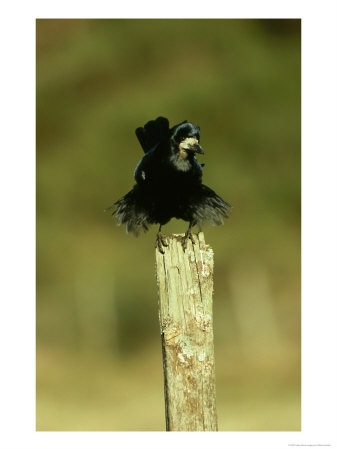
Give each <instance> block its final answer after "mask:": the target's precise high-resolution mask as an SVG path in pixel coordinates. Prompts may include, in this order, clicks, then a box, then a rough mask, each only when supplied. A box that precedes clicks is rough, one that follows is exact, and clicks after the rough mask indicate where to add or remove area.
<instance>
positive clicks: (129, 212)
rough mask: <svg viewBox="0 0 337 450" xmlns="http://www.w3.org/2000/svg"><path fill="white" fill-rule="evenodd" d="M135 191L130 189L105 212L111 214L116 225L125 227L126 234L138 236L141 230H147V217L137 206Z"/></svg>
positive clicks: (142, 209)
mask: <svg viewBox="0 0 337 450" xmlns="http://www.w3.org/2000/svg"><path fill="white" fill-rule="evenodd" d="M137 200H138V195H137V190H136V189H135V188H133V189H131V191H130V192H128V193H127V194H126V195H124V197H122V198H121V199H120V200H118V202H116V203H114V204H113V205H111V206H110V207H109V208H107V209H106V210H105V211H106V212H111V211H112V215H113V216H114V217H115V218H116V220H117V225H122V224H125V225H126V232H127V233H130V232H132V233H134V234H135V235H136V236H138V233H139V231H140V230H141V229H143V230H144V231H147V230H148V215H147V213H146V210H145V209H144V208H142V207H141V206H140V205H139V201H137Z"/></svg>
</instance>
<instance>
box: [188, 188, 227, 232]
mask: <svg viewBox="0 0 337 450" xmlns="http://www.w3.org/2000/svg"><path fill="white" fill-rule="evenodd" d="M195 194H196V196H195V197H194V198H193V199H191V202H190V208H191V214H192V216H193V219H194V220H193V221H194V222H195V223H198V224H201V223H202V222H208V223H209V224H210V225H223V223H224V221H223V219H228V217H229V216H230V213H231V205H230V204H229V203H227V202H225V200H223V199H222V198H221V197H219V195H217V194H216V193H215V192H214V191H213V190H212V189H210V188H209V187H207V186H205V185H204V184H202V185H201V186H200V190H198V192H195Z"/></svg>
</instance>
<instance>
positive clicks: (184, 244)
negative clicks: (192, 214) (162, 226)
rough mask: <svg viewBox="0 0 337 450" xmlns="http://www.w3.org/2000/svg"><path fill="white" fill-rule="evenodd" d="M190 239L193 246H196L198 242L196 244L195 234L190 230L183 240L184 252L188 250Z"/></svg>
mask: <svg viewBox="0 0 337 450" xmlns="http://www.w3.org/2000/svg"><path fill="white" fill-rule="evenodd" d="M188 239H191V241H192V244H195V243H196V242H195V240H194V237H193V233H192V231H191V230H190V229H188V230H187V231H186V233H185V236H184V237H183V240H182V243H181V244H182V246H183V250H184V251H185V250H186V248H187V241H188Z"/></svg>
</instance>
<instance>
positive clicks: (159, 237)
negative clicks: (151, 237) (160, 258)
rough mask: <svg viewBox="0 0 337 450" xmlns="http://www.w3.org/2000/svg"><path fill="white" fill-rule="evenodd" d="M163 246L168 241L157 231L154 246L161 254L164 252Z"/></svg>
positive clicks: (166, 244)
mask: <svg viewBox="0 0 337 450" xmlns="http://www.w3.org/2000/svg"><path fill="white" fill-rule="evenodd" d="M163 247H168V243H167V241H166V237H165V235H164V234H162V233H161V232H160V231H158V233H157V239H156V245H155V248H157V249H158V250H159V251H160V253H161V254H162V255H163V254H164V253H165V250H164V249H163Z"/></svg>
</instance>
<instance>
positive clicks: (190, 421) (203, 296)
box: [156, 232, 217, 431]
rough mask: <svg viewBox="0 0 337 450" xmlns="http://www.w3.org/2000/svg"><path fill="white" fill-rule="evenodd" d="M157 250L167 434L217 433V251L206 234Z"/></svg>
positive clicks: (172, 241) (176, 237)
mask: <svg viewBox="0 0 337 450" xmlns="http://www.w3.org/2000/svg"><path fill="white" fill-rule="evenodd" d="M193 236H194V238H195V241H196V243H195V244H194V245H192V243H191V241H190V240H189V241H188V245H187V249H186V251H185V252H184V251H183V248H182V245H181V241H182V237H183V235H177V234H174V235H170V236H166V240H167V243H168V247H165V254H164V255H163V254H161V253H160V252H159V251H158V249H156V269H157V283H158V290H159V320H160V331H161V338H162V350H163V366H164V392H165V414H166V430H167V431H217V415H216V404H215V367H214V344H213V315H212V294H213V250H212V249H211V247H210V246H209V245H207V244H205V240H204V235H203V233H201V232H200V233H199V234H198V235H195V234H194V235H193Z"/></svg>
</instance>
